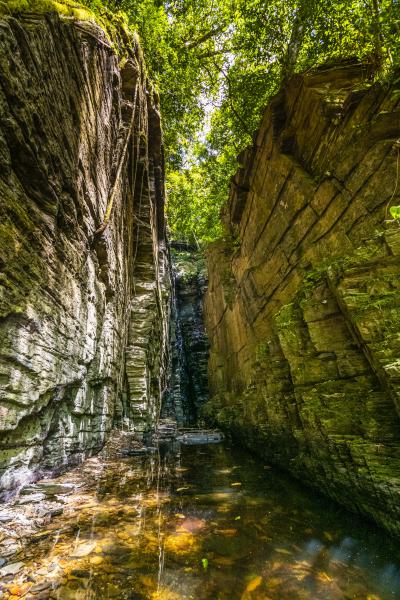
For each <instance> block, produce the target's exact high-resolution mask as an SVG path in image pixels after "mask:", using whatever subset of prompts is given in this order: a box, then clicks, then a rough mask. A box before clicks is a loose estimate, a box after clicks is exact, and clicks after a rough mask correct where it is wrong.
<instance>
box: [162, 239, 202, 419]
mask: <svg viewBox="0 0 400 600" xmlns="http://www.w3.org/2000/svg"><path fill="white" fill-rule="evenodd" d="M171 265H172V274H171V280H172V287H173V289H172V300H171V323H170V374H169V383H168V387H167V391H166V393H165V396H164V400H163V407H162V412H161V416H162V417H163V418H167V417H168V418H173V419H174V420H176V422H177V424H178V426H182V425H194V424H195V423H196V422H197V418H198V412H199V409H200V408H201V406H202V405H203V404H204V402H205V401H206V399H207V394H208V386H207V360H208V344H207V338H206V334H205V330H204V323H203V297H204V293H205V290H206V287H207V276H206V270H205V264H204V260H203V257H202V256H201V255H200V254H199V253H198V252H197V251H196V249H195V248H194V247H192V246H189V245H187V244H183V243H176V242H175V243H173V244H172V248H171Z"/></svg>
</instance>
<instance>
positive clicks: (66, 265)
mask: <svg viewBox="0 0 400 600" xmlns="http://www.w3.org/2000/svg"><path fill="white" fill-rule="evenodd" d="M163 205H164V190H163V149H162V140H161V128H160V118H159V112H158V106H157V97H156V95H155V93H154V91H153V90H152V87H151V85H150V83H149V81H148V79H147V76H146V72H145V67H144V64H143V60H142V54H141V50H140V47H139V45H138V42H137V40H136V39H135V38H134V36H132V35H131V34H129V33H127V32H126V30H125V29H124V28H121V30H120V31H119V35H118V39H117V40H114V41H113V43H112V42H110V39H109V38H108V37H107V36H106V35H105V33H104V31H103V30H102V29H101V28H100V27H99V26H97V25H96V24H95V23H94V22H93V21H90V20H89V21H77V20H72V19H70V18H66V19H64V18H61V17H60V16H58V15H57V14H55V13H53V14H46V15H33V14H26V15H22V16H21V17H20V18H18V20H17V19H14V18H12V17H4V18H1V20H0V489H2V490H7V489H11V488H14V487H15V486H17V485H18V484H20V483H22V482H25V481H26V480H29V479H32V478H34V477H35V476H37V475H38V473H39V471H40V469H46V468H54V467H55V468H59V467H62V466H65V465H66V464H69V463H71V462H76V461H79V460H81V459H82V458H83V457H84V456H86V455H88V454H90V453H92V452H94V451H96V450H98V449H99V448H100V447H101V445H102V444H103V442H104V439H105V437H106V435H107V432H108V431H109V430H110V428H111V427H112V425H113V423H114V422H115V421H118V422H119V423H123V424H124V425H125V426H128V427H137V428H139V429H143V428H144V427H147V426H149V425H151V424H152V422H153V421H154V420H155V419H156V418H157V416H158V412H159V410H160V398H161V394H162V391H163V387H164V386H165V366H166V363H167V337H168V329H167V320H168V318H167V317H168V311H169V303H168V295H169V287H170V283H169V269H168V266H167V252H166V243H165V224H164V212H163ZM125 348H126V353H125ZM125 360H126V364H125Z"/></svg>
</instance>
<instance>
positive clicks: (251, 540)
mask: <svg viewBox="0 0 400 600" xmlns="http://www.w3.org/2000/svg"><path fill="white" fill-rule="evenodd" d="M135 453H136V455H134V454H135ZM127 454H132V455H131V456H127ZM0 515H1V516H0V531H1V534H0V539H2V542H1V550H0V552H1V553H3V555H4V558H3V559H2V567H1V571H0V576H1V579H0V598H1V599H2V600H3V599H4V600H6V599H7V600H17V599H18V598H26V600H48V599H60V600H72V599H73V600H79V599H81V600H95V599H100V598H115V599H136V600H150V599H151V600H161V599H163V600H183V599H185V600H186V599H188V600H189V599H191V598H193V599H196V600H211V599H213V600H214V599H221V600H223V599H228V598H229V599H236V598H237V599H239V600H251V599H255V600H261V599H262V600H266V599H267V598H268V599H271V600H285V599H288V600H289V599H290V600H292V599H304V600H308V599H310V600H311V599H313V600H315V599H321V600H339V599H359V600H388V599H394V598H398V597H399V594H400V551H399V549H398V547H397V546H396V545H395V544H392V543H391V542H390V540H388V539H387V538H385V537H384V536H383V534H382V532H380V531H379V530H377V529H375V528H374V526H372V525H366V524H365V522H363V521H361V520H360V521H359V520H358V519H357V518H356V517H354V515H350V514H349V513H347V512H345V511H343V510H342V509H340V508H338V507H337V506H336V505H335V504H333V503H331V502H330V501H328V500H326V499H324V498H321V497H318V496H315V495H314V494H312V493H310V492H309V491H308V490H305V489H304V488H302V487H301V486H300V485H299V484H297V483H295V482H294V481H293V480H291V479H289V478H287V477H286V476H283V475H282V474H280V473H279V472H277V471H275V470H274V469H273V468H271V467H270V466H269V465H267V464H263V463H262V462H260V461H259V460H257V459H254V458H253V457H252V456H250V455H249V454H247V453H246V452H245V451H242V450H240V449H238V448H231V447H230V444H229V441H225V442H224V443H223V444H210V445H197V446H196V445H193V446H191V445H181V444H179V443H177V442H173V441H172V442H171V441H170V442H165V441H161V442H160V443H159V444H158V445H157V446H156V449H155V450H149V451H147V452H145V451H144V450H143V447H141V446H140V444H139V443H138V442H137V441H136V440H135V439H134V438H133V437H132V434H128V433H123V432H119V433H118V434H115V436H113V437H112V438H111V439H110V441H109V443H108V445H107V446H106V448H105V449H104V450H103V452H102V453H101V454H100V455H98V456H97V457H93V458H89V459H88V460H86V461H85V462H84V463H83V465H81V466H80V467H78V468H76V469H74V470H71V471H70V472H68V473H67V474H65V475H62V476H60V477H58V478H53V479H47V480H42V481H40V482H38V483H37V484H35V485H34V486H29V487H25V488H24V489H23V490H22V493H20V494H19V496H18V497H15V498H14V500H13V501H12V502H10V503H9V505H8V506H7V509H6V510H5V509H3V510H2V511H1V513H0Z"/></svg>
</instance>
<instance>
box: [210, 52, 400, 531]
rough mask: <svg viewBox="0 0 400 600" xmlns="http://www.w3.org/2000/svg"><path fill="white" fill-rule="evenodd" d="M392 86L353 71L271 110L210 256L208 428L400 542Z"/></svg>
mask: <svg viewBox="0 0 400 600" xmlns="http://www.w3.org/2000/svg"><path fill="white" fill-rule="evenodd" d="M396 85H397V84H396V83H394V84H393V85H392V86H390V85H388V86H387V87H384V86H380V85H378V84H377V85H370V83H369V82H368V78H367V75H366V71H365V65H361V64H357V63H354V62H348V63H342V64H339V65H336V66H331V67H321V68H320V69H316V70H315V71H312V72H310V73H308V74H306V75H304V76H300V75H299V76H296V77H295V78H293V80H291V82H289V83H288V85H287V86H286V87H285V89H284V90H283V91H282V93H280V94H279V95H278V96H277V97H276V98H275V99H274V100H273V101H272V102H271V105H270V106H269V108H268V109H267V111H266V113H265V116H264V119H263V122H262V125H261V128H260V130H259V132H258V136H257V138H256V141H255V145H254V147H253V148H251V149H249V150H248V151H247V152H246V153H245V154H244V155H243V156H242V157H241V160H240V162H241V163H242V164H243V168H241V169H240V170H239V171H238V173H237V174H236V176H235V178H234V181H233V184H232V187H231V192H230V201H229V205H228V207H227V209H226V211H225V215H224V219H225V222H226V225H227V227H228V228H229V231H230V236H228V237H227V239H226V240H225V242H220V243H218V244H216V245H214V247H213V248H212V249H211V250H210V252H209V258H208V267H209V289H208V293H207V299H206V309H205V315H206V324H207V332H208V337H209V340H210V346H211V348H210V361H209V376H210V394H211V397H212V398H211V400H210V402H208V403H207V405H206V412H207V415H208V418H210V419H211V420H213V421H214V422H216V423H217V424H218V425H219V426H220V427H225V428H226V429H229V430H230V431H232V432H234V434H235V435H236V436H237V437H238V438H240V439H241V440H242V441H244V442H245V443H246V444H247V445H248V446H249V447H251V448H252V449H253V450H254V451H256V452H258V453H261V454H262V455H263V456H264V457H265V458H266V459H267V460H268V461H272V462H274V463H275V464H279V465H281V466H283V467H285V468H286V469H288V470H289V471H291V472H292V473H293V474H294V475H296V476H297V477H298V478H300V479H301V480H303V481H307V482H308V483H309V484H311V485H313V486H314V487H316V488H318V489H319V490H321V491H323V492H324V493H326V494H328V495H329V496H331V497H332V498H334V499H335V500H337V501H338V502H340V503H342V504H344V505H346V506H347V507H349V508H351V509H352V510H354V511H356V512H361V513H364V514H367V515H369V516H371V517H373V518H374V519H375V520H376V521H377V522H379V523H380V524H381V525H383V526H384V527H386V529H388V530H389V531H391V532H393V533H396V534H400V501H399V498H400V475H399V474H400V421H399V393H400V387H399V382H400V345H399V332H400V321H399V299H400V295H399V291H400V283H399V282H400V254H399V245H398V240H399V236H400V229H399V227H398V223H393V222H392V223H385V214H386V212H387V206H388V203H389V202H390V200H391V198H392V196H393V190H394V189H395V186H396V162H397V160H398V150H397V142H396V140H397V139H398V138H399V136H400V125H399V124H400V108H399V97H398V91H397V89H396ZM396 202H397V201H396Z"/></svg>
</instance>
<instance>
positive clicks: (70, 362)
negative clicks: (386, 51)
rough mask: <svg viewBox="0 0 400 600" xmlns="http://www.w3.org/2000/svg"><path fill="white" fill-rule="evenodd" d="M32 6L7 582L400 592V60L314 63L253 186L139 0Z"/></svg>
mask: <svg viewBox="0 0 400 600" xmlns="http://www.w3.org/2000/svg"><path fill="white" fill-rule="evenodd" d="M29 3H30V4H29ZM7 4H8V6H9V7H8V9H7V10H5V9H4V10H3V9H2V8H0V600H18V598H26V600H54V599H60V600H96V599H99V600H102V599H103V598H116V599H118V600H123V599H131V600H183V599H185V600H186V599H187V600H189V599H198V600H228V599H229V600H235V599H238V600H252V599H254V600H292V599H294V600H297V599H298V600H315V599H317V600H319V599H321V600H341V599H343V600H345V599H347V600H349V599H359V600H390V599H396V598H399V597H400V546H399V535H400V420H399V418H400V220H399V219H400V207H397V206H396V203H398V200H399V197H400V196H399V193H400V181H399V178H400V167H399V165H400V88H399V81H400V79H399V73H398V70H397V71H396V70H395V71H394V74H392V75H391V76H390V77H389V76H387V78H386V79H383V78H379V77H378V76H377V72H378V70H379V65H377V63H376V61H375V62H374V60H373V56H372V54H371V53H370V55H368V56H367V57H365V58H364V59H363V60H361V59H360V58H355V57H346V58H344V57H341V56H338V55H335V56H334V59H333V60H329V61H325V62H324V63H323V64H319V65H313V66H312V67H310V68H307V69H303V70H302V72H291V73H289V74H287V73H286V74H285V76H284V77H282V80H281V82H280V86H278V92H277V93H276V90H275V91H274V93H273V94H272V93H271V94H270V96H269V101H268V103H267V106H265V105H264V106H263V117H262V121H261V124H260V126H259V129H258V131H257V132H256V134H254V136H253V138H252V143H251V144H250V146H248V147H247V149H246V150H244V151H242V152H241V154H240V155H239V156H238V158H237V164H238V165H239V166H238V168H237V171H236V173H235V174H234V175H233V176H232V177H231V178H230V183H229V189H228V188H227V189H226V190H225V189H222V187H223V186H221V183H220V180H219V179H218V176H219V175H218V173H216V172H214V171H212V168H215V164H219V167H221V164H222V169H223V170H224V169H225V170H226V173H227V172H228V168H227V167H226V165H225V163H224V160H225V159H224V158H221V156H222V157H223V153H221V154H220V155H218V156H217V153H216V152H214V150H213V148H212V144H211V142H209V139H211V138H207V140H208V141H207V143H206V144H205V146H207V144H209V147H210V148H211V150H209V157H210V156H211V159H210V158H208V159H207V160H209V161H210V162H209V163H207V161H205V159H204V156H205V150H204V148H203V149H202V150H201V151H200V153H199V155H198V156H196V155H195V152H194V150H193V148H191V149H190V148H189V149H188V145H186V146H185V143H186V142H187V140H186V142H185V141H184V134H183V133H182V132H183V131H184V129H185V127H187V128H188V130H190V128H189V125H188V124H187V122H186V121H185V118H186V117H187V115H186V116H184V115H182V113H180V112H179V110H180V105H179V102H180V101H181V100H180V97H179V94H178V92H177V89H176V88H173V87H171V90H168V93H167V94H166V93H165V89H164V88H163V85H165V80H163V79H162V76H164V77H165V78H166V79H168V78H169V77H171V76H172V75H171V70H169V69H170V63H169V62H168V61H170V62H171V64H173V65H175V66H174V67H173V68H176V69H177V74H176V77H177V78H179V70H178V67H177V63H174V60H175V58H176V55H177V54H178V53H177V52H176V48H175V46H174V43H175V42H173V43H172V42H171V44H172V45H171V48H172V50H171V48H169V50H171V52H170V54H169V55H168V56H167V55H166V54H163V52H164V51H165V46H163V45H162V44H163V43H164V41H165V40H164V38H163V37H162V35H164V34H161V33H160V32H159V31H158V30H157V28H156V27H155V28H154V31H155V35H156V40H157V44H158V43H159V44H160V48H159V51H158V50H157V51H156V50H154V52H155V54H156V62H157V61H158V62H159V63H160V64H161V65H162V66H161V67H160V71H159V72H157V71H154V66H152V65H153V63H152V61H153V57H152V56H150V55H149V50H148V46H147V45H146V39H141V38H140V36H139V35H137V34H136V33H133V27H131V26H128V21H127V19H126V18H125V17H124V16H122V14H121V13H120V12H116V8H115V7H117V8H118V9H119V8H121V9H124V10H127V7H129V3H128V4H127V6H125V5H122V4H123V3H118V2H117V3H116V5H115V6H114V4H112V3H111V2H110V3H108V4H107V8H104V6H103V5H101V6H100V3H99V4H98V5H97V4H96V2H88V3H85V6H81V5H78V4H75V2H73V1H71V0H65V2H64V0H63V1H62V2H60V3H58V2H53V0H43V1H42V0H40V1H39V0H27V2H26V6H25V4H23V5H21V6H20V5H19V4H17V2H14V0H13V1H12V2H10V3H5V6H6V5H7ZM150 4H151V3H150ZM120 5H121V6H120ZM151 6H152V7H153V4H151ZM154 6H156V3H154ZM157 6H158V5H157ZM157 6H156V9H155V10H158V9H160V6H161V5H160V6H158V8H157ZM207 6H208V4H207ZM99 7H100V8H99ZM110 7H111V8H110ZM171 7H172V8H171ZM171 7H168V6H167V9H166V15H167V16H166V21H165V22H166V23H167V24H168V22H170V24H171V23H172V22H173V19H174V18H175V16H174V15H175V12H174V11H175V10H176V11H177V12H178V13H179V10H180V9H179V8H176V6H175V5H173V6H172V5H171ZM153 8H154V7H153ZM153 8H152V10H153ZM114 9H115V12H112V11H113V10H114ZM160 10H161V9H160ZM182 10H183V9H182ZM199 10H200V9H199ZM296 10H297V9H296ZM92 11H94V12H92ZM168 11H170V12H168ZM224 14H225V13H224ZM246 14H247V13H246ZM139 16H140V15H139ZM246 18H248V15H247V16H246ZM269 18H270V19H272V16H271V15H269ZM285 18H287V17H285ZM137 19H138V23H139V22H140V19H139V17H137ZM144 21H145V19H144V18H143V22H144ZM142 25H143V23H142ZM147 25H148V26H149V27H150V26H152V24H151V22H149V23H148V24H147ZM224 26H225V25H224ZM165 27H167V25H165ZM218 27H221V31H222V29H223V26H222V25H219V26H218ZM226 27H228V26H226ZM229 27H230V26H229ZM229 27H228V29H226V30H224V32H225V33H224V35H225V36H228V34H229V35H234V33H232V31H233V30H234V27H233V26H232V29H229ZM237 27H239V26H237ZM150 28H151V27H150ZM143 30H144V31H146V29H145V27H144V29H143ZM177 30H179V27H178V28H177ZM168 31H169V30H168ZM188 31H189V34H190V32H191V31H192V30H191V29H190V27H189V29H188ZM216 32H218V28H217V27H216V26H215V24H214V25H213V28H212V29H211V33H210V32H208V33H207V32H206V33H204V32H203V38H204V39H203V38H202V37H199V38H198V39H194V38H193V39H190V40H189V41H188V39H186V41H185V43H184V47H185V48H186V49H188V50H191V49H192V48H194V47H196V44H198V45H199V46H201V47H202V45H203V44H204V43H205V42H208V40H209V39H210V38H211V37H212V36H213V35H215V34H216ZM211 34H212V35H211ZM148 35H149V36H150V34H149V33H148ZM168 35H171V39H174V38H173V35H172V33H170V34H168ZM182 35H183V34H182ZM382 35H383V34H382ZM204 36H205V37H204ZM207 36H208V37H207ZM167 37H168V36H167ZM245 39H246V40H247V38H245ZM199 40H200V41H199ZM225 42H226V38H223V39H222V41H221V40H220V41H219V42H218V43H219V45H218V44H217V45H216V47H215V48H216V49H215V48H214V50H213V53H212V52H211V50H208V53H209V54H210V56H211V58H212V60H214V57H215V56H219V55H220V54H223V52H222V49H221V48H222V46H223V44H224V43H225ZM246 43H247V42H246ZM290 43H291V42H290V40H289V42H288V44H289V45H288V47H290ZM221 44H222V46H221ZM143 48H145V50H143ZM157 48H158V46H157ZM202 52H203V50H202ZM227 52H228V51H227ZM229 52H232V50H231V49H229ZM174 53H175V54H174ZM204 55H205V53H204ZM229 56H231V55H230V54H229ZM232 56H233V55H232ZM174 57H175V58H174ZM201 58H202V59H203V54H202V55H201ZM208 58H210V57H209V56H207V59H208ZM229 60H232V61H233V59H231V58H229V59H228V63H229ZM268 60H269V62H271V64H272V62H273V59H272V58H271V57H270V58H269V59H268ZM183 62H185V61H183ZM267 62H268V61H267ZM232 64H233V62H232ZM228 66H229V65H228ZM152 68H153V70H152ZM224 68H228V67H227V66H226V65H225V67H224ZM149 72H150V73H151V75H150V74H149ZM160 72H161V73H162V74H163V75H162V76H161V75H160V76H159V78H158V79H157V77H156V76H155V75H154V73H156V75H157V73H158V75H159V74H160ZM218 78H219V79H218ZM153 79H156V80H157V81H156V82H154V81H153ZM215 81H224V82H225V83H226V85H227V87H228V88H229V94H230V93H231V89H234V88H233V87H232V86H233V83H232V80H230V79H229V76H228V75H227V74H226V72H225V71H224V70H223V69H222V67H221V69H220V70H219V71H218V77H217V79H215ZM215 81H214V83H213V85H214V84H215ZM160 82H161V83H160ZM163 82H164V83H163ZM171 85H172V84H171ZM208 85H209V86H210V87H212V85H211V84H208ZM215 85H216V84H215ZM159 88H161V93H160V91H159ZM204 89H205V87H204ZM204 89H203V88H202V91H201V93H200V92H198V94H199V95H200V100H199V104H200V105H201V110H200V109H199V111H200V112H201V111H203V112H204V113H205V115H206V117H205V118H206V126H205V133H204V131H202V132H200V133H197V134H196V135H192V133H190V131H189V134H190V135H189V134H188V139H189V138H190V136H192V137H193V139H192V142H193V145H194V147H195V146H196V144H197V145H198V146H199V145H201V143H202V139H203V138H204V139H206V137H207V135H211V134H210V133H209V130H210V129H211V131H212V127H213V123H214V122H215V120H216V119H215V118H214V117H213V116H210V114H211V113H210V111H211V108H210V106H209V105H211V104H212V103H211V102H209V103H208V104H207V102H208V101H207V96H206V93H205V91H204ZM221 89H222V87H221V88H218V90H219V92H218V93H217V96H218V94H220V95H221V94H222V92H221ZM246 93H247V92H245V91H243V101H244V104H246V95H245V94H246ZM184 94H186V95H188V94H189V86H186V87H185V89H184ZM202 94H203V95H202ZM229 94H228V100H229V102H228V104H229V106H230V108H229V110H231V111H232V114H233V115H234V116H235V115H236V117H235V118H237V121H238V122H240V120H242V121H243V118H244V117H243V115H245V114H246V110H244V112H243V113H240V112H239V113H237V111H238V110H239V111H240V110H241V109H240V102H239V100H241V99H239V100H238V98H234V100H235V101H237V105H235V103H234V101H233V100H232V97H231V96H229ZM163 102H164V104H163ZM168 103H169V104H168ZM165 105H166V106H167V107H169V110H171V112H172V115H173V116H172V117H171V113H168V112H167V111H166V109H165ZM163 106H164V110H165V111H166V112H165V114H166V117H165V118H164V116H162V115H163V112H162V111H163ZM171 106H172V109H171ZM238 107H239V108H238ZM249 111H250V108H249ZM209 113H210V114H209ZM229 114H231V113H229ZM207 119H208V120H207ZM213 119H214V121H213ZM175 121H176V122H180V123H181V125H180V126H181V129H180V130H179V131H178V134H176V132H175V131H174V130H173V128H174V126H175V125H176V123H175ZM228 122H229V119H228V118H227V120H226V122H223V125H222V126H221V127H220V129H218V127H217V129H218V131H217V134H215V137H216V138H218V139H220V138H221V139H222V138H224V135H226V130H227V129H228ZM210 123H211V124H210ZM217 125H218V122H217ZM218 126H219V125H218ZM229 126H230V125H229ZM225 129H226V130H225ZM173 135H176V138H177V139H179V140H180V142H179V143H180V144H181V146H179V149H178V151H176V148H175V147H173V142H171V139H172V138H173ZM196 136H197V137H196ZM211 137H212V136H211ZM246 139H247V141H249V139H250V137H249V136H248V137H247V138H246ZM182 140H183V141H182ZM193 140H194V141H193ZM168 145H169V146H168ZM171 147H173V148H175V149H174V152H175V153H174V152H173V151H172V150H171ZM216 157H217V158H216ZM213 160H214V161H215V163H213V162H212V161H213ZM218 160H219V161H220V162H219V163H218ZM202 161H203V162H202ZM204 161H205V162H204ZM177 164H178V165H179V169H180V172H179V173H178V171H179V169H178V167H176V165H177ZM203 164H211V165H214V167H209V168H210V172H211V176H210V177H211V179H213V182H214V184H215V185H214V187H212V186H211V187H210V184H209V180H208V179H207V177H206V176H204V173H202V172H201V171H196V169H200V168H202V167H201V165H203ZM235 164H236V163H235ZM171 165H172V166H171ZM174 169H176V170H175V171H174ZM190 169H192V171H190ZM177 173H178V175H177ZM182 173H183V175H182ZM188 173H189V175H188ZM199 173H200V175H199ZM226 173H225V172H224V177H225V180H224V181H226ZM179 177H183V180H182V181H184V184H182V187H181V188H179V189H180V190H183V192H182V191H179V193H178V192H177V189H178V183H176V182H179V181H181V180H180V179H179ZM185 178H186V179H185ZM171 182H172V183H171ZM174 185H175V187H174ZM179 185H181V184H179ZM190 186H197V187H192V188H191V187H190ZM166 189H168V194H167V192H166ZM210 189H211V190H212V192H209V190H210ZM193 190H194V191H193ZM225 192H226V194H225ZM207 193H211V194H214V195H215V197H217V196H218V194H220V193H221V194H222V193H223V194H224V201H223V203H222V209H221V214H220V217H221V218H220V219H219V217H218V222H217V223H216V222H215V220H214V221H212V218H211V217H210V214H211V212H212V211H213V214H214V213H216V212H217V211H216V210H215V207H216V206H217V200H215V205H214V204H212V211H211V209H210V207H209V205H208V204H207V202H208V199H207V198H208V196H207ZM225 196H226V198H225ZM176 198H177V200H176ZM188 205H190V206H191V209H193V211H194V212H193V215H194V216H193V215H191V216H190V217H188V215H187V211H188V210H189V209H188ZM199 207H200V208H199ZM217 208H218V210H219V206H217ZM397 209H399V215H398V216H396V215H397V213H396V210H397ZM196 210H197V211H198V212H197V213H196V212H195V211H196ZM185 211H186V212H185ZM207 211H209V212H207ZM182 215H183V216H182ZM179 227H180V228H181V229H179ZM185 227H186V229H185ZM190 227H191V228H192V229H190ZM202 227H203V229H201V228H202ZM186 231H190V232H192V234H191V235H186V234H184V233H185V232H186ZM199 231H200V232H202V233H201V235H200V234H199ZM215 231H217V232H218V235H216V234H215ZM177 232H178V233H177ZM182 232H183V233H182ZM204 232H205V233H204ZM215 238H217V239H215Z"/></svg>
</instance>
